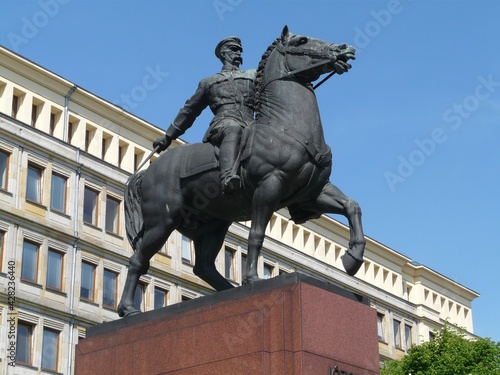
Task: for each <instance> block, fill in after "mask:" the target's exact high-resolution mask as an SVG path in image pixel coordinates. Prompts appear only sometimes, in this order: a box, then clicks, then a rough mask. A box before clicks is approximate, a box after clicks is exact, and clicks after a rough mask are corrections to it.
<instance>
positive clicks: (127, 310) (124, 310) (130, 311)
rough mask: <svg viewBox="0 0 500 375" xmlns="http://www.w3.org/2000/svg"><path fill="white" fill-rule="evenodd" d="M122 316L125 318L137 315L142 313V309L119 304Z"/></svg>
mask: <svg viewBox="0 0 500 375" xmlns="http://www.w3.org/2000/svg"><path fill="white" fill-rule="evenodd" d="M116 312H117V313H118V316H119V317H120V318H125V317H127V316H132V315H137V314H140V313H141V310H137V309H136V308H135V307H134V306H128V307H124V306H122V305H119V306H118V309H117V310H116Z"/></svg>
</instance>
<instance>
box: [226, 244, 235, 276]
mask: <svg viewBox="0 0 500 375" xmlns="http://www.w3.org/2000/svg"><path fill="white" fill-rule="evenodd" d="M224 276H225V277H226V279H231V280H234V251H233V250H231V249H228V248H226V250H225V251H224Z"/></svg>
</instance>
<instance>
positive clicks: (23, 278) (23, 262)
mask: <svg viewBox="0 0 500 375" xmlns="http://www.w3.org/2000/svg"><path fill="white" fill-rule="evenodd" d="M26 244H29V245H32V246H34V247H35V248H36V250H35V253H36V255H35V259H34V260H33V263H34V268H35V269H34V275H33V278H30V277H26V275H25V274H24V273H25V272H24V270H25V268H24V265H25V264H26V263H25V256H26V255H28V254H27V253H25V250H26V248H25V245H26ZM40 247H41V245H40V243H37V242H35V241H31V240H27V239H24V240H23V249H22V259H21V280H24V281H30V282H33V283H36V282H37V281H38V262H39V260H40ZM31 271H32V270H31ZM26 272H30V270H28V271H26Z"/></svg>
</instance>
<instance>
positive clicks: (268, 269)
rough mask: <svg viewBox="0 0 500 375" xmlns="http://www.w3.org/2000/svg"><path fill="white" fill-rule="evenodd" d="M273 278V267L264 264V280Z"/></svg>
mask: <svg viewBox="0 0 500 375" xmlns="http://www.w3.org/2000/svg"><path fill="white" fill-rule="evenodd" d="M271 277H273V266H271V265H269V264H264V279H270V278H271Z"/></svg>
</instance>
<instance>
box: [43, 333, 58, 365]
mask: <svg viewBox="0 0 500 375" xmlns="http://www.w3.org/2000/svg"><path fill="white" fill-rule="evenodd" d="M58 351H59V332H57V331H53V330H50V329H44V330H43V344H42V369H45V370H52V371H56V370H57V353H58Z"/></svg>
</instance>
